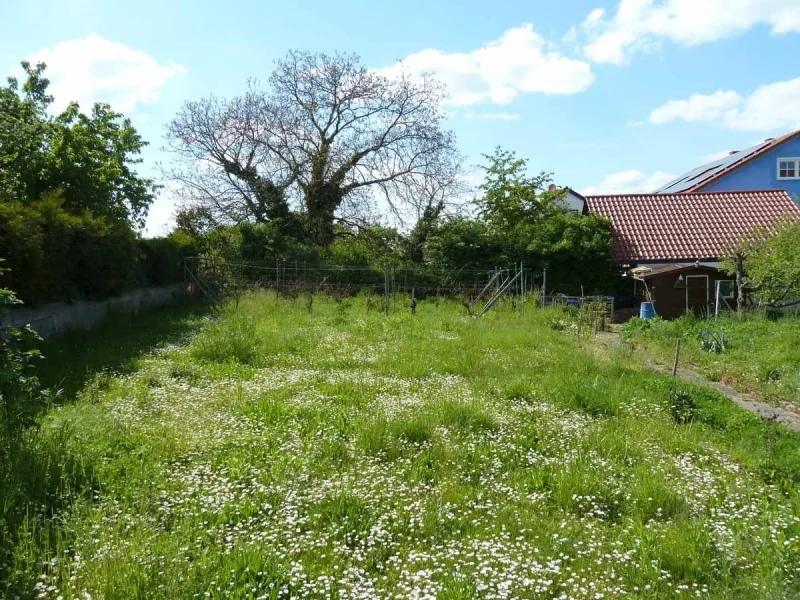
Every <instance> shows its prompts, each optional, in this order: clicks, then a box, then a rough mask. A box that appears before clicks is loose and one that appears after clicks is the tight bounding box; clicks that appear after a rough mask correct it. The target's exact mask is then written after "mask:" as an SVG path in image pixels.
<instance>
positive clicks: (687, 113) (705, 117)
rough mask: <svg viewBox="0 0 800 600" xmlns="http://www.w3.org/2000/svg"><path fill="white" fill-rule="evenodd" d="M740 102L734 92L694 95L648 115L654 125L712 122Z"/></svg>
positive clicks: (674, 101) (739, 97)
mask: <svg viewBox="0 0 800 600" xmlns="http://www.w3.org/2000/svg"><path fill="white" fill-rule="evenodd" d="M741 101H742V97H741V96H739V94H737V93H736V92H726V91H722V90H719V91H716V92H714V93H713V94H710V95H703V94H694V95H693V96H691V97H690V98H689V99H688V100H670V101H669V102H667V103H666V104H664V105H663V106H659V107H658V108H657V109H655V110H654V111H653V112H651V113H650V117H649V120H650V122H651V123H653V124H654V125H663V124H664V123H669V122H670V121H675V120H677V119H681V120H683V121H713V120H715V119H719V118H721V117H722V116H724V115H725V114H726V113H727V112H728V111H730V110H732V109H735V108H736V107H737V106H738V105H739V103H740V102H741Z"/></svg>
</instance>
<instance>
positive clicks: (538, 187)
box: [476, 146, 565, 229]
mask: <svg viewBox="0 0 800 600" xmlns="http://www.w3.org/2000/svg"><path fill="white" fill-rule="evenodd" d="M483 157H484V158H485V159H487V160H488V161H489V164H488V165H486V166H482V167H481V169H483V171H484V173H485V175H484V182H483V184H481V185H480V186H479V189H480V190H481V191H482V192H483V195H482V196H481V197H480V198H478V199H477V200H476V204H477V205H478V209H479V214H480V216H481V217H483V218H484V219H485V220H486V221H487V222H488V223H490V224H491V225H493V226H494V227H498V228H501V229H510V228H513V227H514V226H515V225H516V224H518V223H520V222H521V221H530V220H532V219H538V218H540V217H542V216H543V215H546V214H548V213H551V212H553V209H554V208H555V206H556V201H557V200H559V199H560V198H563V197H564V194H565V192H564V191H549V190H547V189H545V186H547V185H548V184H550V183H551V182H552V175H551V174H549V173H545V172H542V173H539V174H538V175H536V176H533V177H530V176H528V174H527V171H528V162H527V160H525V159H523V158H517V155H516V153H515V152H512V151H508V150H503V149H502V148H500V147H499V146H498V147H497V148H495V150H494V154H491V155H489V154H484V155H483Z"/></svg>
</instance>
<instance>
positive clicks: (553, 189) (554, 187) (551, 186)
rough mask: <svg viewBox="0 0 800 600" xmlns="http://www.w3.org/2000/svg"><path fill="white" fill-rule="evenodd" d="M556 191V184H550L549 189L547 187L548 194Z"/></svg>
mask: <svg viewBox="0 0 800 600" xmlns="http://www.w3.org/2000/svg"><path fill="white" fill-rule="evenodd" d="M557 189H558V188H557V187H556V184H555V183H551V184H550V187H549V188H547V191H548V192H555V191H556V190H557Z"/></svg>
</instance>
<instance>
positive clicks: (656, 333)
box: [625, 314, 800, 411]
mask: <svg viewBox="0 0 800 600" xmlns="http://www.w3.org/2000/svg"><path fill="white" fill-rule="evenodd" d="M637 321H638V320H637ZM625 333H626V334H627V336H626V337H627V338H628V339H629V340H630V341H632V342H634V343H635V344H637V345H638V346H640V347H641V348H643V349H644V350H646V351H647V352H648V354H650V355H652V356H654V357H656V358H657V359H659V360H661V361H662V362H665V363H667V364H671V361H672V360H673V357H674V353H675V341H676V339H677V338H678V337H680V338H681V339H682V342H681V343H682V345H681V362H682V363H683V364H687V365H690V366H692V367H693V368H695V369H696V370H698V371H699V372H700V373H702V374H703V375H705V376H706V377H708V378H709V379H711V380H713V381H721V382H723V383H726V384H728V385H730V386H731V387H734V388H736V389H738V390H739V391H744V392H749V393H751V394H756V395H758V396H760V397H762V398H763V399H764V400H766V401H767V402H770V403H772V404H776V405H783V406H786V407H788V408H792V409H794V410H796V411H800V318H797V317H793V316H786V317H783V318H780V319H776V320H771V319H768V318H767V317H766V316H764V315H762V314H751V315H745V316H744V317H737V316H736V315H725V316H721V317H720V318H719V319H716V320H715V319H711V320H709V319H702V318H698V317H694V316H690V315H687V316H684V317H682V318H680V319H676V320H674V321H653V322H651V323H642V322H641V321H638V322H634V323H633V325H632V326H630V327H627V328H626V329H625ZM704 334H705V335H706V337H708V336H711V337H712V338H718V337H719V336H720V335H724V338H725V342H726V343H725V348H724V350H722V351H721V352H714V351H708V350H707V349H704V348H703V347H702V345H701V340H702V337H703V335H704Z"/></svg>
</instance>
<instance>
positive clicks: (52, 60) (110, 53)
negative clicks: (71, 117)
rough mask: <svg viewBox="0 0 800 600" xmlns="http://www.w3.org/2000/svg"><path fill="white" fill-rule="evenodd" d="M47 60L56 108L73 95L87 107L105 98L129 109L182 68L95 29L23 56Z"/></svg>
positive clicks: (148, 100) (155, 92)
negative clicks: (91, 32)
mask: <svg viewBox="0 0 800 600" xmlns="http://www.w3.org/2000/svg"><path fill="white" fill-rule="evenodd" d="M27 60H29V61H30V62H31V63H37V62H45V63H47V72H46V74H47V77H48V78H49V79H50V81H51V82H52V83H51V86H50V93H51V94H52V95H53V96H54V98H55V101H54V103H53V104H54V106H53V108H54V109H55V110H59V109H63V108H64V107H66V105H67V104H69V103H70V102H72V101H77V102H79V103H80V104H81V107H82V108H83V109H84V110H86V109H88V108H89V107H90V106H91V105H92V104H94V103H95V102H107V103H108V104H110V105H111V106H112V107H113V108H114V109H115V110H117V111H120V112H131V111H133V110H134V109H135V108H136V107H137V105H139V104H150V103H152V102H155V101H156V100H158V90H159V89H160V88H161V87H162V86H164V85H165V84H166V83H167V81H169V79H171V78H172V77H173V76H175V75H176V74H177V73H184V72H186V68H185V67H183V66H181V65H178V64H175V63H174V62H171V61H170V62H169V63H166V64H160V63H159V62H158V61H157V60H156V59H154V58H153V57H152V56H150V55H149V54H146V53H145V52H142V51H141V50H135V49H133V48H131V47H129V46H126V45H125V44H120V43H119V42H112V41H110V40H107V39H105V38H103V37H101V36H99V35H97V34H96V33H93V34H91V35H89V36H88V37H85V38H83V39H78V40H67V41H63V42H58V43H57V44H55V45H54V46H51V47H49V48H42V49H41V50H39V51H38V52H36V53H34V54H32V55H30V56H28V57H27Z"/></svg>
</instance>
